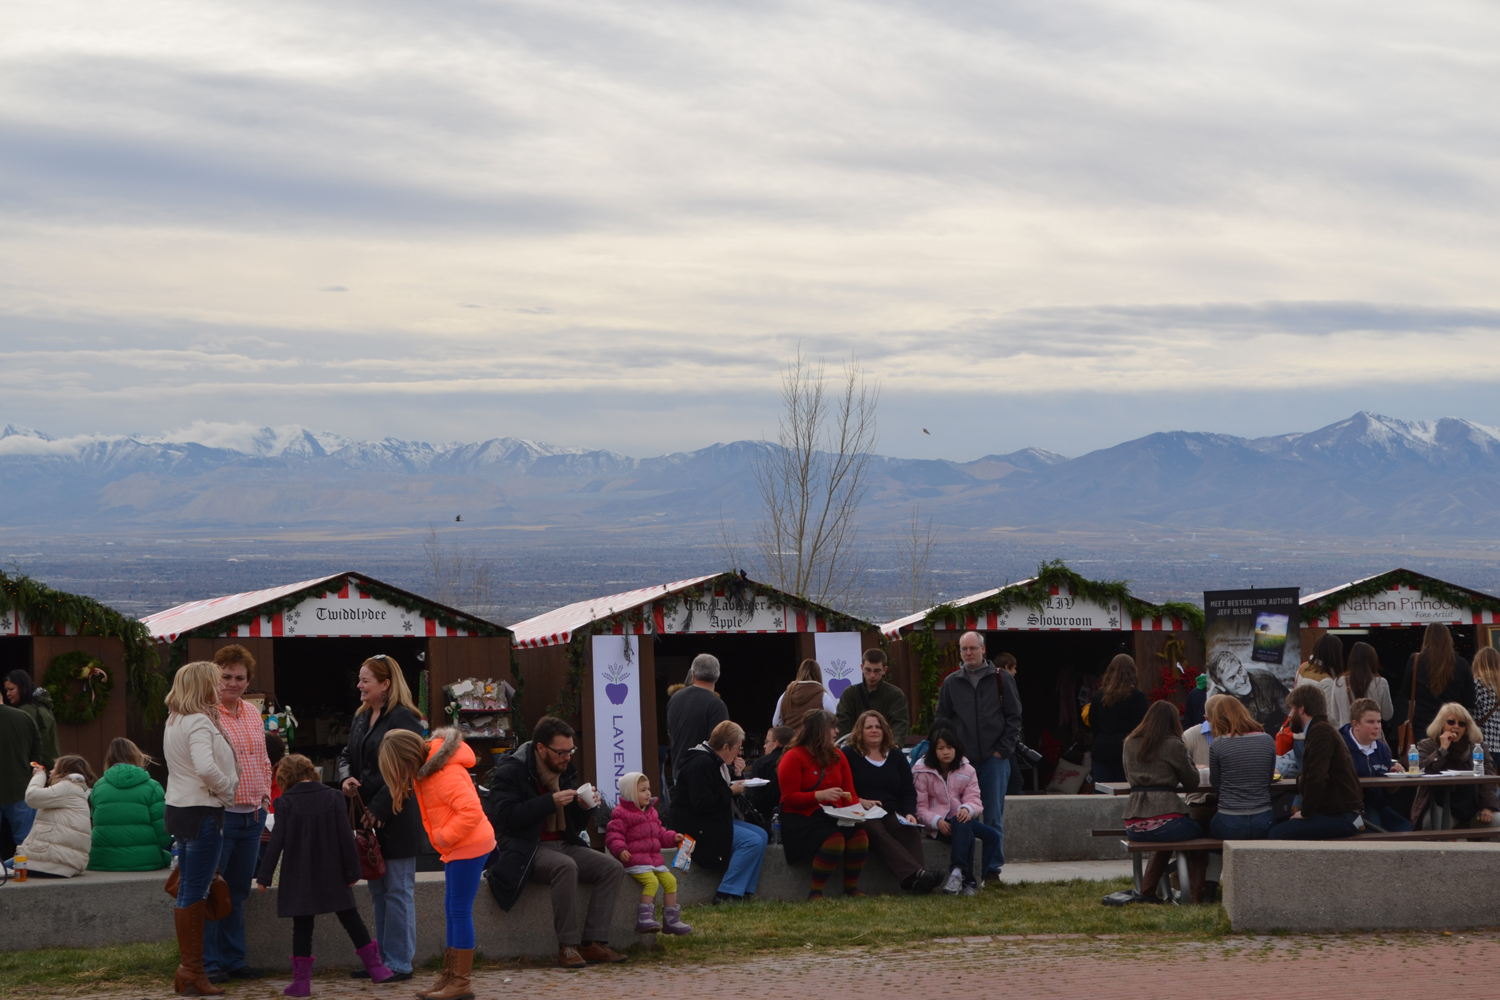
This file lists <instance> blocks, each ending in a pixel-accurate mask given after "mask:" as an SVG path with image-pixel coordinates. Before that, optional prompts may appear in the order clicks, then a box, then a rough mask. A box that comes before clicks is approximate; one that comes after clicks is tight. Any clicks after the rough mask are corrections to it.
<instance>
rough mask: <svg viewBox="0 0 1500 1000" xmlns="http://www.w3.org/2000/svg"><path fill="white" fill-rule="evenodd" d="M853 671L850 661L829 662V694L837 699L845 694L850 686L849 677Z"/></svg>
mask: <svg viewBox="0 0 1500 1000" xmlns="http://www.w3.org/2000/svg"><path fill="white" fill-rule="evenodd" d="M851 673H853V671H852V670H851V669H850V667H849V661H848V660H829V661H828V677H829V681H828V693H829V694H831V695H833V696H834V697H835V698H837V697H838V696H839V695H841V694H843V693H844V689H845V688H847V687H848V686H849V684H850V680H849V675H850V674H851Z"/></svg>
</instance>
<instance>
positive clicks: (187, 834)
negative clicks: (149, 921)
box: [162, 660, 239, 996]
mask: <svg viewBox="0 0 1500 1000" xmlns="http://www.w3.org/2000/svg"><path fill="white" fill-rule="evenodd" d="M167 712H168V714H167V726H166V733H165V736H164V738H163V740H162V748H163V756H165V757H166V759H167V794H166V825H167V832H168V833H170V834H171V835H172V836H174V837H176V838H177V842H178V852H177V858H178V861H177V865H178V874H179V877H180V880H179V882H178V886H177V906H176V908H175V909H174V910H173V911H172V916H173V920H174V921H175V923H176V926H177V950H178V953H179V954H180V956H181V958H180V959H179V961H178V965H177V976H176V982H175V984H174V985H175V988H176V990H177V992H178V993H180V994H183V995H185V996H218V995H219V994H221V993H223V992H224V990H223V988H222V987H218V986H215V985H213V984H212V983H210V982H209V981H208V976H207V974H206V973H205V972H204V971H203V925H204V922H205V921H204V908H205V907H204V902H203V901H204V900H205V899H206V898H207V897H208V888H209V885H210V884H211V883H212V882H213V877H214V872H215V870H216V869H217V868H218V865H219V851H220V849H221V847H222V846H223V830H224V810H225V809H226V807H228V806H230V805H233V804H234V793H235V789H236V788H237V787H238V785H239V771H238V770H237V768H236V765H235V758H234V748H233V747H232V746H230V745H229V739H228V738H227V737H226V736H225V735H224V731H223V729H222V728H221V726H220V724H219V668H218V667H217V666H215V665H214V664H212V663H209V662H207V661H201V660H200V661H198V662H196V663H189V664H188V665H187V666H185V667H183V668H182V669H180V670H178V671H177V676H176V677H175V678H173V680H172V690H171V691H169V692H167Z"/></svg>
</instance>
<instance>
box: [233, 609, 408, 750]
mask: <svg viewBox="0 0 1500 1000" xmlns="http://www.w3.org/2000/svg"><path fill="white" fill-rule="evenodd" d="M381 653H384V654H385V655H386V656H389V657H391V658H392V659H394V660H395V661H396V662H397V663H398V664H400V665H401V674H402V676H403V677H405V678H406V686H407V687H408V688H410V689H411V691H412V698H413V699H415V698H416V697H417V691H419V690H420V688H419V687H418V684H417V681H418V679H419V678H420V676H421V673H422V670H423V669H424V668H425V666H426V664H425V662H424V661H425V660H426V658H427V640H426V639H425V638H418V639H409V638H405V637H402V638H388V637H387V638H381V637H372V638H350V639H323V638H314V637H307V638H296V639H276V640H274V644H273V646H272V656H273V658H274V659H275V671H276V680H275V683H276V701H277V702H278V703H279V704H281V705H289V706H291V709H292V712H293V713H294V714H295V715H296V716H297V720H298V722H299V723H300V724H301V728H300V730H299V732H298V737H297V744H296V750H297V752H298V753H302V754H307V755H308V756H309V757H312V758H313V759H314V761H316V760H318V759H320V758H322V757H324V756H327V755H328V754H330V753H331V752H334V751H337V750H339V749H341V748H342V746H343V743H342V741H340V742H338V743H337V744H336V745H334V744H330V745H327V746H324V745H321V744H318V743H317V741H316V739H311V740H309V739H308V737H312V736H313V735H314V733H315V732H316V724H317V720H318V719H320V718H324V719H326V718H330V717H333V718H337V719H338V721H339V722H340V723H345V724H347V723H348V722H349V721H350V720H351V719H353V718H354V710H355V709H356V708H358V707H359V691H358V690H357V689H356V688H355V684H356V683H358V681H359V667H360V664H362V663H364V662H365V660H368V659H369V658H370V657H372V656H377V655H379V654H381ZM253 686H254V685H253V684H252V687H253ZM310 751H311V752H310Z"/></svg>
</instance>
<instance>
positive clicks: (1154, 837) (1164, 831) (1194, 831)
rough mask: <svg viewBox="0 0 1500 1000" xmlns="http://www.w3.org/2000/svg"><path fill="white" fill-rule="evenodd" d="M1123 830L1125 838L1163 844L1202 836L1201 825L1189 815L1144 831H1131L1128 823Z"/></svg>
mask: <svg viewBox="0 0 1500 1000" xmlns="http://www.w3.org/2000/svg"><path fill="white" fill-rule="evenodd" d="M1125 831H1126V832H1125V839H1126V840H1137V841H1141V842H1143V843H1148V844H1164V843H1170V842H1171V841H1174V840H1197V839H1198V838H1199V837H1201V836H1203V827H1201V826H1199V825H1198V824H1197V823H1195V822H1193V820H1192V818H1191V817H1189V816H1178V817H1177V818H1176V819H1171V820H1168V821H1167V823H1166V825H1165V826H1159V827H1157V828H1156V829H1155V830H1150V831H1148V832H1145V833H1131V832H1130V827H1129V825H1127V826H1126V827H1125Z"/></svg>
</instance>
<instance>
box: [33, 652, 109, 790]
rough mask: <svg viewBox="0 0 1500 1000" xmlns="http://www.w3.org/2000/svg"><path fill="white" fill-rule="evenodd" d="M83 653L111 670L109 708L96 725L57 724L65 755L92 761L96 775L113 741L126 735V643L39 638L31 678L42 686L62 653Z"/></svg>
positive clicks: (99, 771) (90, 763) (101, 769)
mask: <svg viewBox="0 0 1500 1000" xmlns="http://www.w3.org/2000/svg"><path fill="white" fill-rule="evenodd" d="M75 650H82V651H83V652H85V653H88V654H89V655H90V656H93V657H96V658H97V659H98V660H99V662H101V663H103V664H104V667H105V669H106V670H108V671H109V675H110V679H111V680H112V681H113V688H112V690H111V691H110V695H109V705H108V706H107V707H106V708H105V709H104V712H103V713H102V714H101V715H100V716H99V717H98V718H97V719H95V720H94V721H93V722H88V723H83V724H72V723H64V722H59V723H58V724H57V742H58V746H59V748H60V749H61V750H62V752H63V753H76V754H78V755H79V756H80V757H82V758H83V759H85V760H87V761H88V762H89V766H90V767H92V768H93V769H94V773H95V774H99V773H102V772H103V770H104V754H105V751H107V750H108V749H109V744H110V741H112V740H115V739H118V738H120V737H122V736H125V735H126V730H127V724H126V718H127V714H128V713H127V711H126V704H125V701H126V697H125V687H126V684H125V644H124V643H122V642H121V641H120V640H119V639H112V638H104V637H101V636H78V635H68V636H42V635H39V636H36V637H35V638H33V639H32V640H31V676H32V678H33V679H34V680H35V681H36V682H37V683H38V684H40V683H41V681H42V679H43V678H44V677H46V675H47V668H48V667H49V666H51V665H52V660H53V659H54V658H56V657H58V656H61V655H62V654H63V653H71V652H74V651H75Z"/></svg>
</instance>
